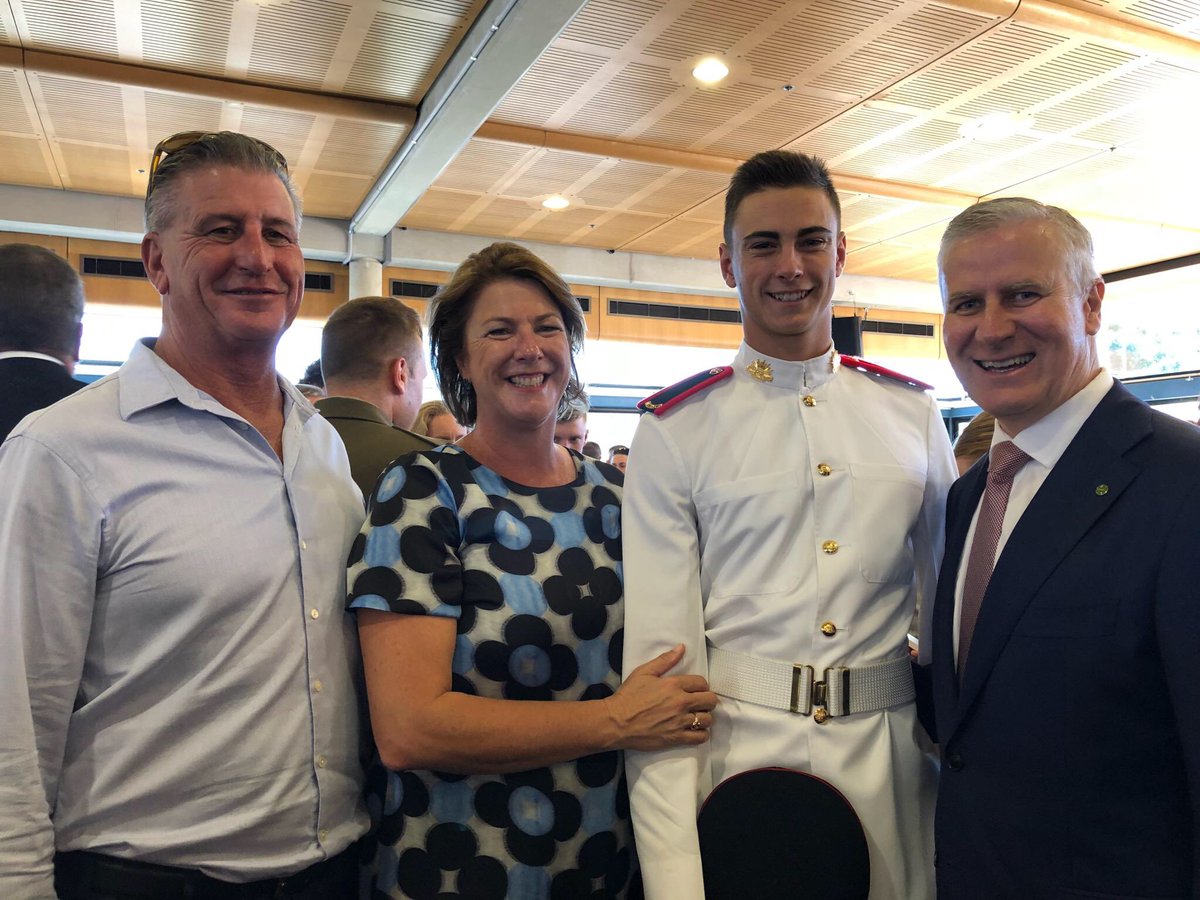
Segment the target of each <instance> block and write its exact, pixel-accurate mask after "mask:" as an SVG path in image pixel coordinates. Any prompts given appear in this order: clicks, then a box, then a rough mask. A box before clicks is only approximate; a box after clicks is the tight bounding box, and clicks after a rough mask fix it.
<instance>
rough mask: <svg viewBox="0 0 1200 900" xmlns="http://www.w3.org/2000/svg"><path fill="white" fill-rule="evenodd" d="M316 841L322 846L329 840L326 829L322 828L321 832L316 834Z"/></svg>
mask: <svg viewBox="0 0 1200 900" xmlns="http://www.w3.org/2000/svg"><path fill="white" fill-rule="evenodd" d="M317 839H318V840H319V841H320V842H321V843H322V844H323V843H325V842H326V841H327V840H329V830H328V829H326V828H322V829H321V831H320V832H319V833H318V834H317Z"/></svg>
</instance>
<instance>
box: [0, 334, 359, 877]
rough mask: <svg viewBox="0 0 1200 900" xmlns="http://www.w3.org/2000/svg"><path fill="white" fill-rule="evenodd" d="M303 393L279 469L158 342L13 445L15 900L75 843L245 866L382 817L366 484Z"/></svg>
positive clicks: (5, 744) (285, 865)
mask: <svg viewBox="0 0 1200 900" xmlns="http://www.w3.org/2000/svg"><path fill="white" fill-rule="evenodd" d="M284 391H285V404H286V409H285V425H284V432H283V459H282V461H281V460H280V459H279V457H277V456H276V455H275V453H274V451H273V450H272V449H271V447H270V446H269V445H268V444H267V442H266V441H265V440H264V439H263V437H262V436H261V435H260V434H259V433H258V432H257V431H256V430H255V429H254V428H253V427H252V426H251V425H250V424H249V423H248V422H246V421H245V420H244V419H242V418H241V417H240V416H238V415H237V414H235V413H233V412H231V411H230V410H228V409H226V408H225V407H223V406H222V405H221V404H220V403H218V402H217V401H216V400H214V399H213V398H212V397H211V396H209V395H207V394H205V393H203V392H201V391H199V390H197V389H196V388H195V387H193V386H192V385H191V384H189V383H188V382H187V381H186V380H184V379H183V377H182V376H180V375H179V374H178V373H177V372H175V371H174V370H173V369H171V368H170V367H169V366H168V365H167V364H166V363H165V362H163V361H162V360H161V359H159V357H158V356H156V355H155V354H154V352H153V350H152V349H151V347H150V345H149V344H148V343H147V344H139V345H138V346H137V347H135V349H134V352H133V354H132V356H131V357H130V360H129V362H127V363H126V364H125V365H124V366H122V367H121V369H120V370H119V371H118V372H116V373H115V374H113V375H111V376H109V377H108V378H105V379H103V380H101V381H99V382H96V383H94V384H92V385H90V386H89V387H87V388H85V389H84V390H82V391H79V392H78V393H76V394H75V395H73V396H72V397H70V398H68V399H67V400H66V401H63V402H61V403H58V404H56V405H54V406H53V407H50V408H49V409H46V410H42V411H41V412H38V413H35V414H34V415H32V416H30V417H29V418H27V419H26V420H25V421H24V422H23V423H22V424H21V426H19V427H18V428H17V430H16V431H15V432H14V433H13V436H12V437H11V438H10V439H9V440H8V441H7V442H6V443H5V444H4V445H3V448H2V449H0V678H2V684H0V723H3V724H0V896H4V897H21V898H27V897H43V896H45V897H53V896H54V892H53V887H52V872H53V854H54V851H55V849H56V848H57V849H58V850H60V851H62V850H79V849H87V850H93V851H96V852H99V853H105V854H109V855H112V856H119V857H126V858H131V859H138V860H142V861H145V862H153V863H160V864H164V865H173V866H186V867H190V868H197V869H200V870H201V871H203V872H206V873H208V874H210V875H213V876H215V877H217V878H222V879H226V880H230V881H248V880H253V879H257V878H264V877H272V876H280V875H287V874H290V873H292V872H295V871H297V870H299V869H302V868H304V867H306V866H308V865H311V864H312V863H315V862H319V861H321V860H323V859H326V858H328V857H330V856H333V855H335V854H337V853H339V852H340V851H341V850H343V849H344V848H345V847H347V846H348V845H349V844H350V843H351V842H352V841H353V840H355V839H356V838H358V837H359V836H361V835H362V834H363V833H364V832H365V830H366V827H367V816H366V812H365V807H364V805H363V802H362V785H363V774H362V765H361V754H362V733H361V730H360V707H359V700H358V695H357V692H356V688H357V686H358V682H359V678H360V674H359V673H360V662H359V654H358V645H357V639H356V633H355V629H354V622H353V621H352V619H351V618H350V617H349V616H348V615H347V614H346V613H344V612H343V605H344V596H345V581H344V572H345V568H344V565H345V560H346V556H347V553H348V551H349V547H350V544H351V542H352V541H353V539H354V536H355V535H356V533H357V531H358V527H359V525H360V524H361V522H362V518H363V510H362V499H361V496H360V494H359V492H358V489H357V488H356V487H355V485H354V482H353V481H352V480H351V478H350V468H349V463H348V462H347V459H346V454H345V450H344V448H343V447H342V444H341V441H340V440H339V439H338V437H337V434H336V433H335V432H334V430H333V428H332V427H331V426H330V425H329V424H328V423H327V422H325V421H324V420H323V419H322V418H321V417H320V416H319V415H316V414H314V412H313V410H312V408H311V407H310V406H309V405H308V404H307V403H305V402H303V401H302V400H301V398H300V396H299V395H298V394H296V393H294V389H293V388H292V387H291V386H290V385H286V384H285V385H284Z"/></svg>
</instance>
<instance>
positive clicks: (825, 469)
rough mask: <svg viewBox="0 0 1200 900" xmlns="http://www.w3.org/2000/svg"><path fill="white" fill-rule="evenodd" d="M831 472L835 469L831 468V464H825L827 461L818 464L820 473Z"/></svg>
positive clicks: (818, 472)
mask: <svg viewBox="0 0 1200 900" xmlns="http://www.w3.org/2000/svg"><path fill="white" fill-rule="evenodd" d="M831 472H833V469H831V468H829V466H827V465H825V463H820V464H818V466H817V474H818V475H829V474H830V473H831Z"/></svg>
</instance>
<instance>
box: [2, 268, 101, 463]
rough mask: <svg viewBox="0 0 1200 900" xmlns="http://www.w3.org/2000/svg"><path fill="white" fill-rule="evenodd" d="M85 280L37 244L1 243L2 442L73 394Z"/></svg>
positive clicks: (78, 384)
mask: <svg viewBox="0 0 1200 900" xmlns="http://www.w3.org/2000/svg"><path fill="white" fill-rule="evenodd" d="M83 302H84V301H83V281H82V280H81V279H80V277H79V275H78V273H77V272H76V271H75V269H74V268H72V266H71V264H70V263H69V262H67V261H66V260H65V259H63V258H62V257H61V256H59V255H58V254H57V253H55V252H54V251H52V250H48V249H46V248H45V247H38V246H35V245H33V244H3V245H0V442H2V441H3V440H4V439H5V438H6V437H7V436H8V433H9V432H10V431H12V430H13V428H15V427H16V425H17V423H18V422H20V421H21V420H22V419H23V418H25V416H27V415H28V414H29V413H31V412H33V411H34V410H37V409H42V408H44V407H47V406H49V405H50V404H51V403H54V402H55V401H57V400H61V399H62V398H63V397H66V396H68V395H70V394H73V393H75V391H77V390H79V389H80V388H81V387H83V382H82V381H76V380H75V379H74V378H72V377H71V376H72V375H73V374H74V372H75V363H76V362H78V361H79V341H80V338H81V337H82V335H83Z"/></svg>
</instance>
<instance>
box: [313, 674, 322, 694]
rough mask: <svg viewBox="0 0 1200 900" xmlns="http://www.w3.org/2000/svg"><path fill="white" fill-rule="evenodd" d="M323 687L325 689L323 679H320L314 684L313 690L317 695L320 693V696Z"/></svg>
mask: <svg viewBox="0 0 1200 900" xmlns="http://www.w3.org/2000/svg"><path fill="white" fill-rule="evenodd" d="M322 687H324V685H323V684H321V679H320V678H318V679H317V680H316V681H314V682H313V690H314V691H315V692H316V693H318V694H319V693H321V688H322Z"/></svg>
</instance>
